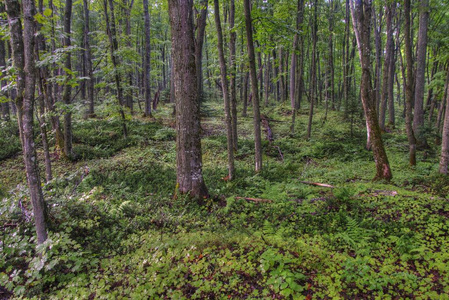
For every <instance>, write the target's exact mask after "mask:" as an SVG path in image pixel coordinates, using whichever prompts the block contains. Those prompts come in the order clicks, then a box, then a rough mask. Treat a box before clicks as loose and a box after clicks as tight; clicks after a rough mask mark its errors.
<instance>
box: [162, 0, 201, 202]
mask: <svg viewBox="0 0 449 300" xmlns="http://www.w3.org/2000/svg"><path fill="white" fill-rule="evenodd" d="M192 7H193V1H192V0H168V8H169V16H170V26H171V34H172V49H173V50H172V51H173V74H172V78H173V81H174V89H175V92H174V96H175V101H176V131H177V135H176V158H177V169H176V170H177V186H178V189H179V191H180V192H181V193H184V194H185V193H189V194H190V196H192V197H196V198H199V199H202V198H204V197H207V196H208V191H207V188H206V185H205V183H204V179H203V172H202V156H201V137H200V130H201V126H200V101H199V100H200V99H199V95H198V78H197V72H196V62H195V41H194V28H193V10H192Z"/></svg>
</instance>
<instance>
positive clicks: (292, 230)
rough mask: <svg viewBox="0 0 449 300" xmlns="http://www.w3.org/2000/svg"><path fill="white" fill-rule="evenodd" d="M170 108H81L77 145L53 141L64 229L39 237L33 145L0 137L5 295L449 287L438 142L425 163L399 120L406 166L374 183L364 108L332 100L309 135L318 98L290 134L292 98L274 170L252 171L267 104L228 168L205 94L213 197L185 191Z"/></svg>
mask: <svg viewBox="0 0 449 300" xmlns="http://www.w3.org/2000/svg"><path fill="white" fill-rule="evenodd" d="M171 111H172V108H171V107H169V106H168V105H167V106H163V107H161V108H160V110H159V111H157V112H155V113H154V118H152V119H142V118H138V117H135V118H133V120H129V122H128V125H129V131H130V135H129V137H128V138H127V139H123V138H122V137H121V130H120V123H119V122H118V120H116V119H114V118H106V117H104V118H97V119H90V120H82V119H78V120H76V121H74V142H75V147H74V151H75V153H76V155H77V158H78V159H77V160H76V161H74V162H71V161H67V160H64V159H59V158H58V157H57V155H56V154H54V153H52V158H53V167H54V175H55V179H53V180H52V181H51V182H49V183H47V184H45V185H43V188H44V193H45V198H46V200H47V203H48V207H49V211H48V212H49V217H50V229H49V239H48V240H47V242H46V243H45V244H43V245H41V246H39V247H38V248H37V249H36V247H35V246H34V245H35V238H34V230H33V223H32V222H31V218H32V212H31V205H30V202H29V199H28V196H27V192H26V186H25V173H24V167H23V162H22V157H21V155H19V153H17V150H18V146H17V145H18V143H17V141H15V140H14V141H11V139H12V138H11V137H10V134H4V135H3V136H2V135H0V149H3V150H2V151H3V152H2V151H0V157H2V158H3V159H2V160H1V161H0V179H1V186H0V197H1V198H3V200H1V202H0V224H1V225H0V226H1V229H2V232H1V236H0V299H3V298H9V297H17V298H20V297H23V298H33V297H35V298H48V299H121V298H133V299H149V298H151V299H155V298H156V299H157V298H162V299H182V298H183V299H190V298H192V299H199V298H202V299H205V298H206V299H215V298H217V299H224V298H225V299H228V298H229V299H261V298H264V299H268V298H269V299H289V298H293V299H330V298H335V299H339V298H342V299H390V298H392V299H399V298H401V299H402V298H410V299H449V296H448V295H449V274H448V273H449V262H448V260H449V234H448V232H449V224H448V218H449V201H448V198H447V195H448V193H449V179H448V178H447V177H444V176H440V175H438V174H437V170H438V157H439V153H440V152H439V148H438V147H437V146H434V145H431V148H430V149H427V150H425V151H419V152H418V164H417V166H416V167H410V166H409V165H408V153H407V150H408V147H407V139H406V136H405V132H404V130H403V124H399V126H398V128H399V129H390V132H388V133H385V134H384V135H383V137H384V141H385V146H386V150H387V154H388V157H389V160H390V164H391V167H392V172H393V180H392V181H391V182H390V183H386V182H372V181H371V179H372V178H373V177H374V172H375V166H374V161H373V158H372V153H371V152H369V151H367V150H365V147H364V146H365V143H366V136H365V131H364V128H363V127H364V123H363V121H362V120H361V118H360V117H359V116H357V118H356V119H357V121H356V122H355V123H354V124H352V125H351V124H350V122H349V121H348V120H345V119H344V118H343V115H342V113H337V112H332V111H330V112H329V115H328V117H327V120H326V121H324V115H323V114H322V113H321V112H318V114H317V115H316V116H314V123H313V134H312V138H311V139H310V140H309V141H307V140H306V139H305V138H304V137H305V131H306V126H307V123H306V122H307V110H300V111H299V114H298V117H297V118H296V121H297V122H296V127H295V134H291V133H290V124H291V114H290V111H289V109H288V107H287V106H280V107H276V108H271V107H269V108H264V109H263V114H264V115H265V116H266V117H267V119H268V121H269V124H270V126H271V129H272V131H273V134H274V141H273V142H272V143H269V142H268V141H267V140H266V139H265V140H264V142H263V149H264V156H263V171H262V172H260V173H258V174H255V173H254V171H253V147H254V144H253V134H252V118H250V117H248V118H240V119H239V124H238V128H239V148H238V151H237V153H236V179H235V180H233V181H227V180H226V178H225V177H226V175H227V170H226V159H227V155H226V136H225V128H224V123H223V117H222V112H223V110H222V108H221V104H219V103H205V105H204V107H203V110H202V113H203V115H204V116H203V122H202V127H203V142H202V147H203V165H204V177H205V181H206V185H207V186H208V189H209V192H210V194H211V198H210V199H206V200H205V201H204V203H203V204H202V205H199V204H197V203H196V202H195V201H192V200H190V199H189V198H188V197H185V196H179V195H178V196H177V197H174V194H175V184H176V170H175V163H176V152H175V141H174V140H175V131H174V129H173V118H172V117H171ZM99 115H100V116H101V113H100V114H99ZM0 125H1V128H0V131H2V132H3V133H5V132H14V125H10V124H9V125H8V124H6V123H2V124H0ZM351 128H352V130H351ZM351 132H352V133H351ZM429 142H432V141H431V140H430V139H429ZM307 182H312V183H322V184H328V185H331V186H332V187H323V186H315V185H311V184H308V183H307ZM245 198H247V199H245ZM251 199H253V200H251ZM254 199H256V201H254ZM257 199H259V200H260V199H263V201H257ZM37 252H39V253H40V255H37Z"/></svg>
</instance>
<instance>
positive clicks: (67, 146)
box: [62, 0, 73, 158]
mask: <svg viewBox="0 0 449 300" xmlns="http://www.w3.org/2000/svg"><path fill="white" fill-rule="evenodd" d="M71 24H72V0H66V2H65V12H64V33H65V36H64V47H66V48H67V47H70V46H71V44H72V43H71V41H70V39H71ZM64 68H65V69H66V70H72V55H71V53H70V51H68V52H67V53H66V58H65V62H64ZM66 76H67V79H66V81H69V80H71V78H72V75H71V74H68V73H67V72H66ZM71 95H72V86H71V85H70V83H69V82H66V84H65V85H64V90H63V93H62V101H63V102H64V104H65V105H70V102H71V101H70V100H71V99H70V98H71ZM64 155H65V156H66V157H69V158H71V157H72V155H73V153H72V113H71V112H70V110H68V111H67V112H66V113H65V114H64Z"/></svg>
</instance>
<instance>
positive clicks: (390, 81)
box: [387, 5, 400, 128]
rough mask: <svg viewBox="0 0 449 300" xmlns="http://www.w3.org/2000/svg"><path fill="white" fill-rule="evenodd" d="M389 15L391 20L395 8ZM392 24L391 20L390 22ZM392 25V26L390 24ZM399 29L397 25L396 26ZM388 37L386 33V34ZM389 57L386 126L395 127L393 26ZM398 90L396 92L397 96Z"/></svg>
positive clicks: (395, 54) (394, 13)
mask: <svg viewBox="0 0 449 300" xmlns="http://www.w3.org/2000/svg"><path fill="white" fill-rule="evenodd" d="M391 14H392V17H393V19H395V15H396V6H394V5H393V6H392V10H391ZM391 22H392V23H393V20H392V21H391ZM392 25H393V24H392ZM397 27H399V25H398V26H397ZM387 36H388V33H387ZM391 47H392V49H391V56H390V71H389V76H388V124H389V125H390V126H392V127H393V128H394V127H395V123H396V122H395V108H394V78H395V74H396V60H397V59H396V57H397V51H396V50H395V48H396V45H395V42H394V39H393V26H391ZM399 93H400V90H398V95H399Z"/></svg>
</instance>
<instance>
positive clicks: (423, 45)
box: [413, 0, 429, 146]
mask: <svg viewBox="0 0 449 300" xmlns="http://www.w3.org/2000/svg"><path fill="white" fill-rule="evenodd" d="M419 9H420V11H419V31H418V45H417V46H418V55H417V56H416V62H417V66H416V78H415V82H416V83H415V107H414V108H415V112H414V114H413V132H414V134H415V137H416V141H417V143H418V145H419V146H425V145H427V142H426V138H425V136H423V134H422V127H423V126H424V107H423V103H424V85H425V82H426V76H425V72H426V55H427V54H426V53H427V25H428V23H429V0H421V1H420V8H419Z"/></svg>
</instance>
